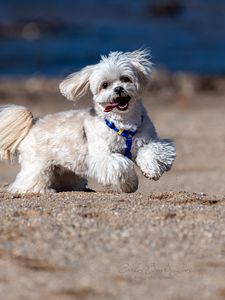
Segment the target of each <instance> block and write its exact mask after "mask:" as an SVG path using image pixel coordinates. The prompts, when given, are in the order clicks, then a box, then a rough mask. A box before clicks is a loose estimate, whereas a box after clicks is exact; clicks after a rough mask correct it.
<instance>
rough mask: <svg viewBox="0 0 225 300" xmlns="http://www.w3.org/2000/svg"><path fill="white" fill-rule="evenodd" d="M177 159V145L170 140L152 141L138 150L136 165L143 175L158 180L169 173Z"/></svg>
mask: <svg viewBox="0 0 225 300" xmlns="http://www.w3.org/2000/svg"><path fill="white" fill-rule="evenodd" d="M175 157H176V149H175V145H174V144H173V143H172V142H171V141H170V140H160V139H158V140H152V141H150V142H149V143H148V144H147V145H144V146H143V147H141V148H140V149H139V150H138V153H137V158H136V163H137V165H138V166H139V167H140V169H141V171H142V173H143V175H144V176H145V177H147V178H150V179H154V180H158V179H159V178H160V176H162V174H163V173H164V172H165V171H169V170H170V168H171V167H172V164H173V161H174V159H175Z"/></svg>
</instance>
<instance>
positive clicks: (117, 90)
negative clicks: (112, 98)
mask: <svg viewBox="0 0 225 300" xmlns="http://www.w3.org/2000/svg"><path fill="white" fill-rule="evenodd" d="M114 92H115V93H116V94H117V95H121V93H122V92H123V87H122V86H117V87H115V89H114Z"/></svg>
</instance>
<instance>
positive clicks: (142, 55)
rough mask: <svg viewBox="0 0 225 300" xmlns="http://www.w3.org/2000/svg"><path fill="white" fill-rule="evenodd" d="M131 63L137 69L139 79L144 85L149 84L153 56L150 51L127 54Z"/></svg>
mask: <svg viewBox="0 0 225 300" xmlns="http://www.w3.org/2000/svg"><path fill="white" fill-rule="evenodd" d="M126 54H127V56H128V57H129V59H130V60H131V63H132V64H133V66H134V67H135V69H136V71H137V73H138V76H139V79H140V80H141V81H142V82H143V83H144V84H148V83H149V81H150V78H151V74H152V65H153V64H152V62H151V60H150V59H151V55H150V53H149V51H148V50H136V51H133V52H127V53H126Z"/></svg>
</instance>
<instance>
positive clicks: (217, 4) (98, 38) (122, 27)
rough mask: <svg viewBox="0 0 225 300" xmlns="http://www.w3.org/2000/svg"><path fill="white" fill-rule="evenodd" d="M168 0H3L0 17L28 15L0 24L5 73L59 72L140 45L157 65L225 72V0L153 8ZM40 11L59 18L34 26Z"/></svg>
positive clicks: (0, 63)
mask: <svg viewBox="0 0 225 300" xmlns="http://www.w3.org/2000/svg"><path fill="white" fill-rule="evenodd" d="M163 1H164V2H165V0H139V1H138V0H112V1H109V0H104V1H102V0H99V1H97V0H96V1H94V0H83V1H81V0H80V1H76V0H73V1H72V0H63V1H62V0H61V1H58V0H38V1H31V0H10V1H3V0H0V25H4V26H6V27H7V26H9V27H10V26H12V24H17V22H21V20H22V22H24V28H22V33H21V34H20V33H19V34H18V35H16V36H15V35H14V34H10V35H8V36H2V35H1V26H0V76H14V75H50V76H55V75H57V76H62V75H64V74H67V73H69V72H71V71H74V70H77V69H79V68H80V67H82V66H85V65H87V64H92V63H95V62H96V61H98V59H99V55H100V54H107V53H108V52H109V51H113V50H124V51H127V50H128V51H130V50H135V49H138V48H140V47H146V48H149V49H151V53H152V59H153V62H154V63H155V65H156V66H157V67H160V68H165V69H168V70H170V71H190V72H195V73H207V74H208V73H210V74H218V73H219V74H224V73H225V1H224V0H183V1H182V0H181V1H180V2H181V4H182V10H181V11H180V12H179V13H178V14H177V15H174V16H154V15H153V14H152V13H151V7H152V5H153V4H155V3H160V2H163ZM36 19H38V20H39V21H40V20H41V22H43V21H44V22H49V23H53V24H56V25H57V24H58V25H57V26H56V28H53V29H52V30H49V31H48V32H45V31H44V30H43V31H41V30H40V32H38V33H37V32H36V33H35V30H36V29H35V28H34V29H35V30H34V33H32V30H33V29H32V28H33V27H32V26H33V24H35V22H36V21H35V20H36ZM27 24H28V25H27ZM29 24H31V26H30V25H29ZM15 26H17V25H15ZM25 26H28V27H25ZM29 26H30V27H29ZM30 28H31V36H30V33H29V32H30ZM38 30H39V29H38ZM27 31H28V33H27Z"/></svg>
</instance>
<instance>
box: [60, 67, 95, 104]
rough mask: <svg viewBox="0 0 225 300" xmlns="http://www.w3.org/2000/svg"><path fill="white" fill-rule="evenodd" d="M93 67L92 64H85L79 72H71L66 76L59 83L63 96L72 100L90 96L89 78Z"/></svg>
mask: <svg viewBox="0 0 225 300" xmlns="http://www.w3.org/2000/svg"><path fill="white" fill-rule="evenodd" d="M94 68H95V66H94V65H93V66H87V67H85V68H83V69H81V70H80V71H79V72H75V73H72V74H70V75H69V76H68V77H66V79H64V80H63V81H62V82H61V83H60V85H59V89H60V92H61V93H62V94H63V96H65V97H66V98H67V99H69V100H72V101H75V100H79V99H81V98H83V97H90V96H91V90H90V83H89V78H90V76H91V74H92V72H93V70H94Z"/></svg>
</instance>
